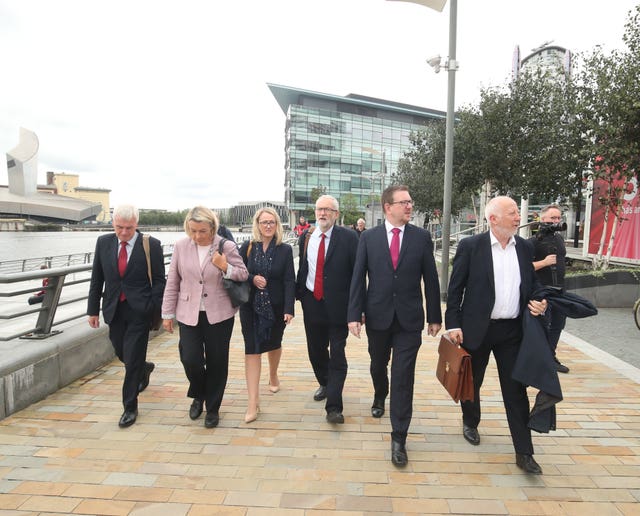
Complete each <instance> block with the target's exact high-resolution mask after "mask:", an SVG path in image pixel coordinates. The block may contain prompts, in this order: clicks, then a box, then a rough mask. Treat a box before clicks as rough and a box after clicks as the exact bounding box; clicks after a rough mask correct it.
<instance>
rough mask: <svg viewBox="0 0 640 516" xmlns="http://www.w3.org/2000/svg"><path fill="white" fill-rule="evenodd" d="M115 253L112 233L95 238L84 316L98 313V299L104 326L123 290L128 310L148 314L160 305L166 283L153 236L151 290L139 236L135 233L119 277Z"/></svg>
mask: <svg viewBox="0 0 640 516" xmlns="http://www.w3.org/2000/svg"><path fill="white" fill-rule="evenodd" d="M118 252H119V242H118V237H117V236H116V235H115V233H110V234H107V235H102V236H100V237H99V238H98V241H97V242H96V250H95V255H94V258H93V269H92V271H91V283H90V285H89V299H88V303H87V315H98V314H99V313H100V299H101V298H102V315H103V317H104V320H105V322H106V323H107V324H111V321H112V320H113V317H114V315H115V313H116V308H117V307H118V299H119V298H120V292H121V291H124V294H125V296H126V297H127V302H128V303H129V306H130V307H131V309H133V310H135V311H136V312H139V313H147V314H151V312H152V311H153V309H154V308H157V309H159V308H160V306H162V294H163V292H164V286H165V283H166V279H165V272H164V256H163V254H162V247H161V245H160V241H159V240H158V239H156V238H153V237H151V238H150V239H149V252H150V253H149V254H150V256H151V275H152V278H153V288H152V287H151V285H150V284H149V276H148V273H147V259H146V257H145V254H144V249H143V247H142V233H140V232H138V237H137V238H136V243H135V244H134V246H133V250H132V252H131V256H130V257H129V262H128V263H127V269H126V270H125V273H124V277H122V278H121V277H120V273H119V272H118Z"/></svg>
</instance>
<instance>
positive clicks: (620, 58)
mask: <svg viewBox="0 0 640 516" xmlns="http://www.w3.org/2000/svg"><path fill="white" fill-rule="evenodd" d="M622 39H623V41H624V42H625V44H626V49H624V50H622V51H618V50H614V51H612V52H611V53H609V54H605V53H604V51H603V50H602V49H601V48H596V49H595V50H594V51H593V52H592V53H591V54H590V55H588V56H586V57H585V58H584V68H583V69H582V71H581V74H580V78H581V83H582V87H581V90H580V97H581V104H582V112H583V116H584V120H585V126H586V131H585V133H586V137H587V138H588V141H589V142H590V148H589V151H590V152H589V154H590V158H591V168H590V170H589V176H590V178H591V179H592V180H593V181H595V182H601V183H602V184H604V188H601V189H600V190H599V191H598V194H597V195H598V197H597V199H596V200H595V202H597V203H598V204H599V205H600V206H602V207H604V208H605V210H604V213H605V220H604V228H603V231H602V237H601V240H600V245H599V249H598V251H597V253H596V258H595V260H594V266H595V267H602V268H607V266H608V263H609V260H610V258H611V251H612V249H613V244H614V241H615V236H616V231H617V229H618V228H619V227H620V225H621V224H623V223H624V221H625V220H626V217H625V214H624V213H623V211H622V205H623V196H624V194H625V193H626V192H627V191H629V189H631V188H633V187H634V182H635V187H637V182H638V170H640V81H639V80H638V78H639V77H640V6H636V8H635V10H634V11H631V12H630V13H629V17H628V20H627V23H626V25H625V33H624V35H623V38H622ZM609 224H613V229H612V231H611V237H610V239H609V243H608V249H607V254H606V256H603V253H604V244H605V235H606V232H607V227H608V226H609Z"/></svg>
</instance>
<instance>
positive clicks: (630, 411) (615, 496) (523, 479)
mask: <svg viewBox="0 0 640 516" xmlns="http://www.w3.org/2000/svg"><path fill="white" fill-rule="evenodd" d="M297 313H298V314H299V315H298V317H296V318H295V319H294V321H293V323H292V324H291V325H290V327H289V328H287V330H286V332H285V339H284V351H283V357H282V363H281V368H280V377H281V384H282V389H281V391H280V392H278V393H276V394H272V393H270V392H269V391H268V389H267V379H268V375H267V374H266V367H267V364H266V358H265V359H264V360H263V375H262V378H263V381H262V388H261V393H260V394H261V401H260V415H259V418H258V420H257V421H255V422H253V423H250V424H248V425H247V424H245V423H244V421H243V417H244V412H245V409H246V389H245V379H244V355H243V353H244V345H243V343H242V337H241V333H240V324H239V320H236V325H235V328H234V333H233V338H232V345H231V346H232V349H231V357H230V374H229V381H228V384H227V390H226V394H225V398H224V402H223V405H222V408H221V411H220V416H221V419H220V426H219V427H218V428H215V429H211V430H209V429H206V428H204V426H203V419H202V418H201V419H200V420H198V421H191V420H190V419H189V417H188V409H189V405H190V400H189V399H187V398H186V396H185V395H186V390H187V383H186V379H185V376H184V372H183V370H182V366H181V364H180V361H179V357H178V349H177V341H178V339H177V336H176V335H169V334H162V335H160V336H158V337H156V338H155V339H153V340H152V341H151V343H150V347H149V359H150V360H152V361H153V362H155V364H156V369H155V371H154V372H153V374H152V376H151V383H150V385H149V387H148V389H147V390H146V391H145V392H144V393H143V394H142V395H141V396H140V406H139V413H140V414H139V417H138V422H137V423H136V424H135V425H133V426H132V427H130V428H128V429H124V430H121V429H119V428H118V426H117V422H118V419H119V417H120V414H121V410H122V409H121V404H120V391H121V384H122V377H123V369H122V367H121V366H120V364H119V363H118V362H117V361H114V362H111V363H109V364H107V365H105V366H104V367H102V368H100V369H99V370H97V371H95V372H94V373H92V374H91V375H88V376H86V377H84V378H81V379H80V380H78V381H76V382H74V383H73V384H71V385H69V386H67V387H65V388H63V389H61V390H59V391H57V392H56V393H54V394H52V395H50V396H49V397H48V398H46V399H45V400H43V401H41V402H38V403H36V404H34V405H31V406H29V407H28V408H26V409H24V410H22V411H20V412H17V413H15V414H13V415H12V416H9V417H7V418H6V419H4V420H2V421H0V515H7V514H16V515H18V514H20V515H25V514H77V515H79V514H87V515H89V514H91V515H93V514H113V515H147V514H148V515H154V516H155V515H164V514H167V515H172V516H173V515H188V516H195V515H212V514H232V515H235V514H237V515H247V516H253V515H260V516H262V515H278V516H281V515H285V516H286V515H314V516H316V515H324V514H327V515H328V514H331V515H365V514H366V515H370V514H466V515H475V514H513V515H531V514H540V515H561V514H569V515H574V514H575V515H580V516H586V515H591V514H593V515H598V516H606V515H640V381H639V380H638V379H639V378H640V375H638V373H639V372H638V370H637V369H635V368H633V367H631V366H628V365H625V367H624V370H623V371H621V369H620V361H619V360H610V358H611V357H610V355H607V354H606V353H602V352H600V351H596V352H594V351H593V349H592V347H590V346H589V345H588V344H586V343H584V341H581V340H579V339H577V340H576V339H572V337H571V335H568V334H563V340H562V342H561V344H560V346H561V348H560V353H561V355H562V360H563V362H564V363H566V364H567V365H568V366H569V367H570V368H571V372H570V374H568V375H562V376H561V381H562V388H563V393H564V398H565V399H564V401H563V402H562V403H560V404H559V405H558V430H557V431H555V432H551V433H550V434H546V435H542V434H534V445H535V448H536V459H537V461H538V462H539V463H540V465H541V466H542V468H543V470H544V475H542V476H528V475H526V474H524V473H522V472H521V471H520V470H519V469H518V468H517V467H516V465H515V463H514V454H513V449H512V445H511V439H510V437H509V432H508V428H507V423H506V418H505V415H504V409H503V406H502V401H501V396H500V389H499V385H498V381H497V373H496V370H495V364H494V363H493V361H492V362H491V363H490V366H489V368H488V370H487V375H486V378H485V385H484V387H483V391H482V398H483V421H482V423H481V425H480V428H479V430H480V433H481V436H482V444H481V445H480V446H479V447H474V446H471V445H469V444H468V443H467V442H466V441H465V440H464V439H463V438H462V435H461V417H460V408H459V406H458V405H456V404H455V403H453V401H451V400H450V399H449V398H448V395H447V394H446V392H445V391H444V389H443V388H442V387H441V386H440V384H439V383H438V382H437V380H436V378H435V365H436V359H437V341H438V339H435V338H431V337H428V336H425V338H424V341H423V346H422V348H421V350H420V355H419V359H418V366H417V373H416V387H415V399H414V417H413V421H412V424H411V428H410V435H409V438H408V442H407V449H408V453H409V460H410V462H409V465H408V467H407V468H406V469H405V470H398V469H396V468H395V467H394V466H393V465H392V464H391V462H390V437H389V432H390V425H389V418H388V413H387V415H385V417H383V418H382V419H380V420H378V419H374V418H372V417H371V415H370V405H371V401H372V386H371V379H370V377H369V359H368V354H367V349H366V340H357V339H354V338H352V337H350V339H349V341H348V347H347V356H348V359H349V374H348V377H347V382H346V385H345V390H344V414H345V418H346V421H345V424H344V425H339V426H336V427H333V426H331V425H329V424H328V423H326V421H325V419H324V404H323V403H322V402H320V403H318V402H314V401H313V397H312V396H313V392H314V391H315V389H316V387H317V385H316V382H315V378H314V375H313V372H312V370H311V367H310V365H309V362H308V359H307V355H306V343H305V338H304V328H303V325H302V317H301V315H300V314H301V310H300V306H299V305H298V306H297ZM530 394H531V399H532V400H533V398H534V397H535V394H536V393H535V392H534V391H532V392H531V393H530ZM387 408H388V407H387Z"/></svg>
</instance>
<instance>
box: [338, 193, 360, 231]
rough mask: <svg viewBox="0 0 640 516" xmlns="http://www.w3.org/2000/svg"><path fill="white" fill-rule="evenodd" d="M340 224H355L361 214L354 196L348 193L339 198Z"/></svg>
mask: <svg viewBox="0 0 640 516" xmlns="http://www.w3.org/2000/svg"><path fill="white" fill-rule="evenodd" d="M340 215H341V224H342V225H343V226H344V225H351V224H355V223H356V222H357V220H358V219H359V218H360V217H362V215H363V213H362V212H361V211H360V210H359V209H358V200H357V199H356V197H355V195H353V194H351V193H348V194H344V195H343V196H342V197H341V198H340Z"/></svg>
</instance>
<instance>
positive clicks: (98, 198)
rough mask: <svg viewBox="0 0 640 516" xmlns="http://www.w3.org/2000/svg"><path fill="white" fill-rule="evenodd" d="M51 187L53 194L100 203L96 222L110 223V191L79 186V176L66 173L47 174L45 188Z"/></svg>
mask: <svg viewBox="0 0 640 516" xmlns="http://www.w3.org/2000/svg"><path fill="white" fill-rule="evenodd" d="M51 186H53V187H54V193H56V194H58V195H63V196H65V197H73V198H74V199H83V200H85V201H90V202H94V203H95V202H98V203H100V204H101V206H102V211H101V212H100V213H99V214H98V215H97V216H96V221H97V222H100V223H104V224H109V223H110V222H111V212H110V210H109V194H110V193H111V190H108V189H106V188H89V187H86V186H80V176H79V175H78V174H67V173H66V172H60V173H57V172H47V187H51Z"/></svg>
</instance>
